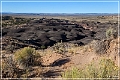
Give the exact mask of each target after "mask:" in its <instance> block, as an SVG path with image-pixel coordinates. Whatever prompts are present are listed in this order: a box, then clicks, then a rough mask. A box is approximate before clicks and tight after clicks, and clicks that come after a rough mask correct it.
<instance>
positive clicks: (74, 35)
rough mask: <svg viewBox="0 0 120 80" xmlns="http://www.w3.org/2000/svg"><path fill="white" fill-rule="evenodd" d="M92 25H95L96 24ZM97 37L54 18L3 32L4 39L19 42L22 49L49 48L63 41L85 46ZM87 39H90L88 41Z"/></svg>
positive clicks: (74, 25)
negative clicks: (26, 47) (12, 39)
mask: <svg viewBox="0 0 120 80" xmlns="http://www.w3.org/2000/svg"><path fill="white" fill-rule="evenodd" d="M86 23H87V22H86ZM86 23H85V24H86ZM92 24H93V25H95V24H96V23H92ZM99 24H100V23H99ZM88 25H89V24H88ZM98 33H99V32H98ZM95 35H97V33H96V32H94V31H90V30H89V29H84V28H83V27H82V26H81V25H79V24H72V23H70V22H69V21H66V20H61V19H53V18H52V19H47V18H43V19H38V20H35V19H31V21H30V22H29V23H28V25H26V26H24V27H23V26H21V27H19V26H18V27H14V26H13V27H8V28H3V30H2V36H3V37H6V36H9V37H11V38H14V39H15V40H16V41H18V43H21V44H17V45H19V46H18V47H20V45H22V47H24V46H28V45H29V46H32V47H35V48H38V49H39V48H41V46H45V47H46V48H47V46H52V45H54V44H55V43H57V42H60V41H61V40H62V41H63V42H71V43H76V44H79V45H83V44H85V43H87V42H89V39H90V40H92V38H93V37H94V36H95ZM95 37H96V36H95ZM86 39H88V41H87V40H86ZM8 40H9V39H8ZM3 41H4V40H3ZM13 43H14V42H13ZM8 44H9V43H8Z"/></svg>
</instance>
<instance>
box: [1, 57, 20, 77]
mask: <svg viewBox="0 0 120 80" xmlns="http://www.w3.org/2000/svg"><path fill="white" fill-rule="evenodd" d="M19 76H20V73H19V69H18V68H17V66H16V63H15V62H14V61H13V58H12V56H10V57H8V58H5V59H4V60H2V78H17V77H19Z"/></svg>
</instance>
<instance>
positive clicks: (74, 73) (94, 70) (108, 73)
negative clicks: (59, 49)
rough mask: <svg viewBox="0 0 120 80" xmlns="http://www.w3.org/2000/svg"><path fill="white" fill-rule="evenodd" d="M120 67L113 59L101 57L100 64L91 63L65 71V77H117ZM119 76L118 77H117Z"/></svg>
mask: <svg viewBox="0 0 120 80" xmlns="http://www.w3.org/2000/svg"><path fill="white" fill-rule="evenodd" d="M118 71H119V68H118V66H116V65H115V63H114V62H113V61H112V60H111V59H101V60H100V61H99V64H95V63H93V62H92V63H90V64H88V65H87V66H86V67H85V68H84V69H80V70H79V69H78V68H73V69H72V70H69V71H65V72H64V73H63V75H62V77H63V78H116V77H117V76H118ZM117 78H118V77H117Z"/></svg>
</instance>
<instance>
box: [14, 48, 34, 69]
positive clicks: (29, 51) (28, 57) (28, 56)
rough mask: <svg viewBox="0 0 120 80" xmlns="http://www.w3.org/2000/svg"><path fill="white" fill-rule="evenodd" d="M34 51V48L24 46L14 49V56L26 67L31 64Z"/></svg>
mask: <svg viewBox="0 0 120 80" xmlns="http://www.w3.org/2000/svg"><path fill="white" fill-rule="evenodd" d="M35 53H36V51H35V49H34V48H30V47H25V48H23V49H20V50H18V51H16V53H15V55H14V58H15V60H16V62H17V63H18V64H19V65H21V66H22V67H28V66H29V65H30V64H32V62H33V59H34V54H35Z"/></svg>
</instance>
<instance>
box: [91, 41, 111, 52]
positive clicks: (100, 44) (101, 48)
mask: <svg viewBox="0 0 120 80" xmlns="http://www.w3.org/2000/svg"><path fill="white" fill-rule="evenodd" d="M109 43H110V41H109V40H93V41H92V42H91V44H90V47H91V48H92V49H93V51H94V52H95V53H97V54H104V53H106V51H107V49H108V48H109Z"/></svg>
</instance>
